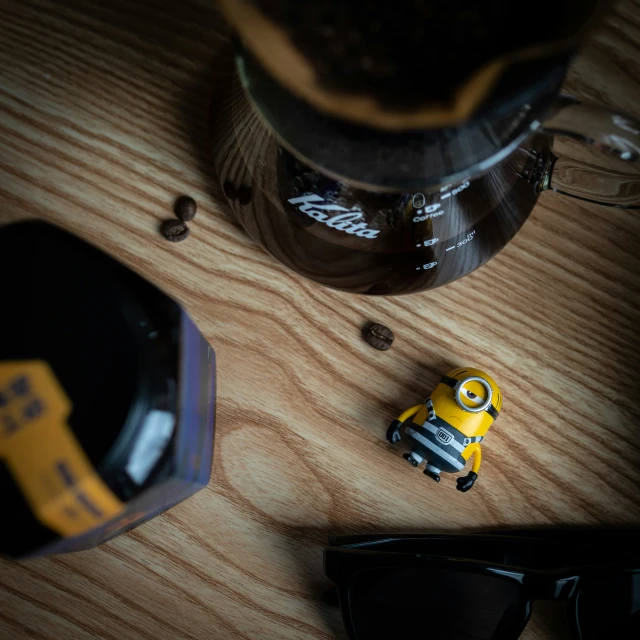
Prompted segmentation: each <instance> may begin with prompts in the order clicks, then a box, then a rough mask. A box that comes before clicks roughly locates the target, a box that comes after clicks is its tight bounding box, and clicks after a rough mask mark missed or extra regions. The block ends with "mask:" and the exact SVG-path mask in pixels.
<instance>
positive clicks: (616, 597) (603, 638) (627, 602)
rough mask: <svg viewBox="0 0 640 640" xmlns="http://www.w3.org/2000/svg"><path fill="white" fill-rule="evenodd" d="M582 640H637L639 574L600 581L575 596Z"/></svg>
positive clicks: (639, 605)
mask: <svg viewBox="0 0 640 640" xmlns="http://www.w3.org/2000/svg"><path fill="white" fill-rule="evenodd" d="M577 614H578V625H579V627H580V633H581V636H582V640H611V639H613V638H616V639H617V638H620V640H622V639H623V638H640V573H626V574H621V575H619V576H611V577H606V578H599V579H598V580H597V581H596V580H594V581H593V582H591V583H589V584H587V585H586V586H584V587H583V588H582V589H581V590H580V592H579V593H578V601H577Z"/></svg>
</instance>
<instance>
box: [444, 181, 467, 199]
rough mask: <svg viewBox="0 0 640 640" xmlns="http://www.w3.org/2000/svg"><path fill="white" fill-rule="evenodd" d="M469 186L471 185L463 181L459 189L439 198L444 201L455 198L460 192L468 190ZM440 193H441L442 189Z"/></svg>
mask: <svg viewBox="0 0 640 640" xmlns="http://www.w3.org/2000/svg"><path fill="white" fill-rule="evenodd" d="M470 184H471V183H470V182H469V181H468V180H465V181H464V182H463V183H462V184H461V185H460V186H459V187H456V188H455V189H454V190H453V191H449V193H443V194H442V195H441V196H440V200H446V199H447V198H450V197H451V196H457V195H458V194H459V193H460V192H461V191H464V190H465V189H466V188H468V187H469V185H470ZM440 191H442V189H441V190H440Z"/></svg>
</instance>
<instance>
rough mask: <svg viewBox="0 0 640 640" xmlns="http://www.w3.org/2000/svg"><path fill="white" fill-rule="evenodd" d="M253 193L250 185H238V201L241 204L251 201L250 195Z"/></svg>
mask: <svg viewBox="0 0 640 640" xmlns="http://www.w3.org/2000/svg"><path fill="white" fill-rule="evenodd" d="M252 195H253V191H252V190H251V187H240V188H239V189H238V202H239V203H240V204H241V205H243V206H244V205H247V204H249V203H250V202H251V196H252Z"/></svg>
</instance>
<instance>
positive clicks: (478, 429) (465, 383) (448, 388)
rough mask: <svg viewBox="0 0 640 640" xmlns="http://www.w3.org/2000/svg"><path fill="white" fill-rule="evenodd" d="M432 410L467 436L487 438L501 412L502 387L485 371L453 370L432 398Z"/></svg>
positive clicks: (439, 385)
mask: <svg viewBox="0 0 640 640" xmlns="http://www.w3.org/2000/svg"><path fill="white" fill-rule="evenodd" d="M430 399H431V402H432V403H433V411H435V413H436V415H437V416H438V417H439V418H441V419H442V420H444V421H445V422H448V423H449V424H450V425H451V426H452V427H454V428H456V429H458V430H459V431H462V433H464V434H465V435H466V436H468V437H473V436H484V435H485V433H486V432H487V431H488V430H489V427H490V426H491V425H492V424H493V421H494V420H495V419H496V418H497V417H498V413H499V412H500V409H502V396H501V394H500V388H499V387H498V385H497V384H496V383H495V381H494V380H493V378H492V377H491V376H489V375H488V374H486V373H484V371H480V370H479V369H472V368H460V369H454V370H453V371H450V372H449V373H448V374H447V375H446V376H444V377H443V378H442V380H441V381H440V384H438V386H437V387H436V388H435V390H434V392H433V393H432V394H431V396H430Z"/></svg>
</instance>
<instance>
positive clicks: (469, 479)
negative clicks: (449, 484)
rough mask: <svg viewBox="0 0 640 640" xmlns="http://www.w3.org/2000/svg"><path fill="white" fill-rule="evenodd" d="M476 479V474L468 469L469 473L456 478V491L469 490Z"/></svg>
mask: <svg viewBox="0 0 640 640" xmlns="http://www.w3.org/2000/svg"><path fill="white" fill-rule="evenodd" d="M477 479H478V474H477V473H474V472H473V471H469V473H468V474H467V475H466V476H463V477H462V478H458V479H457V480H456V483H457V485H458V486H457V487H456V489H457V490H458V491H469V489H471V487H473V485H474V483H475V481H476V480H477Z"/></svg>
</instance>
